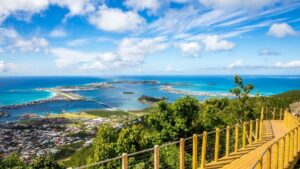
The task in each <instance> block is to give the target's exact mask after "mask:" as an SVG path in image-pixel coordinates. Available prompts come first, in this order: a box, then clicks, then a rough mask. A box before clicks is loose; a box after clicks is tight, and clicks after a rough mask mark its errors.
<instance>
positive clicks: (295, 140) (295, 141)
mask: <svg viewBox="0 0 300 169" xmlns="http://www.w3.org/2000/svg"><path fill="white" fill-rule="evenodd" d="M294 131H295V134H294V138H295V139H294V145H295V147H294V157H296V156H297V155H298V127H296V128H295V129H294Z"/></svg>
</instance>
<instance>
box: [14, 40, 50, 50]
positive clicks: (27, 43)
mask: <svg viewBox="0 0 300 169" xmlns="http://www.w3.org/2000/svg"><path fill="white" fill-rule="evenodd" d="M47 46H48V41H47V40H46V39H44V38H36V37H33V38H31V39H26V40H25V39H16V40H15V41H14V44H12V45H10V46H8V48H10V49H13V50H20V51H21V52H40V51H41V50H43V49H45V50H46V47H47Z"/></svg>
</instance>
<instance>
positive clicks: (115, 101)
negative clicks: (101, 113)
mask: <svg viewBox="0 0 300 169" xmlns="http://www.w3.org/2000/svg"><path fill="white" fill-rule="evenodd" d="M242 78H243V79H244V83H246V84H247V83H251V84H253V85H254V90H253V92H252V94H256V93H257V92H258V93H259V94H261V95H272V94H278V93H282V92H285V91H288V90H297V89H300V76H242ZM146 80H157V81H159V82H161V83H170V84H173V85H172V89H174V90H175V91H180V92H170V91H166V90H162V89H161V87H162V85H163V84H157V85H152V84H140V83H139V84H128V83H116V84H113V85H114V88H107V89H95V90H81V91H76V92H75V93H76V94H79V95H82V96H84V97H86V98H89V99H91V100H95V101H98V102H102V103H105V104H106V105H109V106H110V107H114V108H117V109H122V110H137V109H143V108H146V107H147V106H148V105H146V104H143V103H141V102H139V101H138V100H137V99H138V98H139V97H140V96H142V95H147V96H152V97H167V98H168V100H169V101H170V102H172V101H174V100H176V99H178V98H180V97H182V96H183V95H184V94H193V95H194V96H195V97H196V98H197V99H199V100H205V99H207V98H210V97H223V96H227V95H228V94H229V89H231V88H233V87H234V81H233V76H104V77H81V76H76V77H53V76H51V77H46V76H45V77H0V106H5V105H14V104H22V103H28V102H32V101H36V100H41V99H47V98H51V97H52V96H53V93H51V92H46V91H40V90H36V89H39V88H50V87H58V86H75V85H85V84H89V83H95V82H114V81H146ZM123 92H133V94H124V93H123ZM107 108H108V107H107V106H105V105H103V104H99V103H97V102H94V101H55V102H49V103H43V104H38V105H31V106H26V107H20V108H16V109H9V110H5V111H7V112H9V114H10V116H6V117H0V122H5V121H12V120H16V119H18V118H19V117H20V116H21V115H23V114H29V113H30V114H31V113H33V114H38V115H46V114H48V113H63V112H80V111H84V110H90V109H107ZM0 111H1V110H0Z"/></svg>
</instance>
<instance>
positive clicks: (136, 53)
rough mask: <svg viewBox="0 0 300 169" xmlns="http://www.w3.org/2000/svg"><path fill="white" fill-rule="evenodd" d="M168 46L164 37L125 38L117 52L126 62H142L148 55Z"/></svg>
mask: <svg viewBox="0 0 300 169" xmlns="http://www.w3.org/2000/svg"><path fill="white" fill-rule="evenodd" d="M166 47H167V43H166V39H165V38H164V37H156V38H146V39H143V38H125V39H123V40H122V41H121V42H120V44H119V47H118V50H117V53H118V55H119V56H120V57H121V58H122V60H123V61H124V62H129V63H140V62H142V61H143V59H144V57H145V56H146V55H149V54H151V53H154V52H157V51H161V50H164V49H165V48H166Z"/></svg>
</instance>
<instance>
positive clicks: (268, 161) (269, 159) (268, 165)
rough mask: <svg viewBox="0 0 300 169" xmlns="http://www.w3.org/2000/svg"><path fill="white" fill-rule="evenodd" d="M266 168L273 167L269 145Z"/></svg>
mask: <svg viewBox="0 0 300 169" xmlns="http://www.w3.org/2000/svg"><path fill="white" fill-rule="evenodd" d="M266 169H271V148H270V147H268V149H267V154H266Z"/></svg>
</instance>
